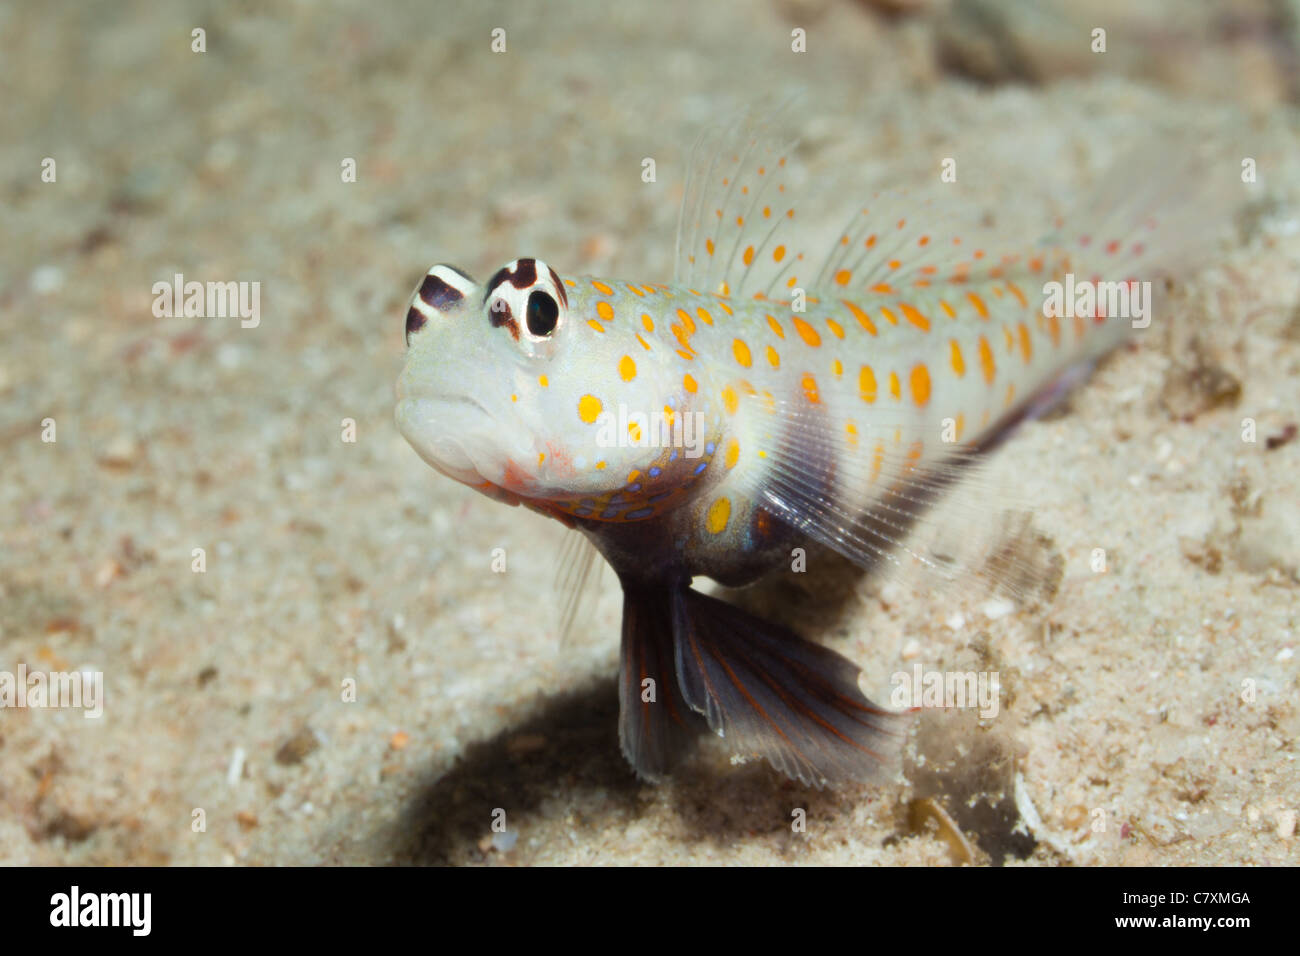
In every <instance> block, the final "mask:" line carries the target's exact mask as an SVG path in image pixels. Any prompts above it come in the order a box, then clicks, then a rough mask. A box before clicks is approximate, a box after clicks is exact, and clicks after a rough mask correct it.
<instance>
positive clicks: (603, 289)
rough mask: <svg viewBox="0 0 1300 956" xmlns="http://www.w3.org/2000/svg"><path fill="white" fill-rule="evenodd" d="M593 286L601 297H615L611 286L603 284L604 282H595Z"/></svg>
mask: <svg viewBox="0 0 1300 956" xmlns="http://www.w3.org/2000/svg"><path fill="white" fill-rule="evenodd" d="M591 285H592V288H594V289H595V290H596V291H597V292H599V293H600V294H601V295H613V294H614V290H613V289H611V288H610V287H609V286H607V285H605V283H603V282H595V281H593V282H592V283H591Z"/></svg>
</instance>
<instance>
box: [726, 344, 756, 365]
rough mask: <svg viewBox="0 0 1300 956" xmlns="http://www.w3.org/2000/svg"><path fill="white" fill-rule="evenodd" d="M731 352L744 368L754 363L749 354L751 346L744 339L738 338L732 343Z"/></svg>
mask: <svg viewBox="0 0 1300 956" xmlns="http://www.w3.org/2000/svg"><path fill="white" fill-rule="evenodd" d="M731 352H732V354H733V355H735V356H736V362H737V363H739V365H740V366H741V367H742V368H749V367H750V365H751V364H753V359H752V358H751V356H750V354H749V346H748V345H746V344H745V342H744V340H743V339H736V340H734V341H733V342H732V343H731Z"/></svg>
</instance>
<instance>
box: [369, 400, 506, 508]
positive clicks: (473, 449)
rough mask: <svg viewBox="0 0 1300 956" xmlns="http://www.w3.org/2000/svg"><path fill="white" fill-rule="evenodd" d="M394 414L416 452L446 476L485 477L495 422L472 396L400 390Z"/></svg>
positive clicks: (475, 482)
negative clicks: (407, 392)
mask: <svg viewBox="0 0 1300 956" xmlns="http://www.w3.org/2000/svg"><path fill="white" fill-rule="evenodd" d="M394 418H395V420H396V422H397V430H398V431H400V432H401V433H402V437H403V438H405V439H406V440H407V442H408V443H410V445H411V447H412V448H414V449H415V452H416V454H418V455H419V456H420V457H421V458H423V459H424V460H425V461H426V462H428V463H429V464H430V465H432V466H433V467H434V468H436V469H437V470H438V471H440V472H442V473H443V474H444V475H446V476H447V477H448V478H452V479H455V480H456V481H459V482H461V483H463V484H466V485H471V486H479V485H482V484H483V483H484V482H485V481H487V480H488V479H487V477H486V475H485V472H487V471H489V470H490V462H491V444H490V439H491V436H492V434H493V432H494V430H496V428H497V423H496V421H495V420H494V419H493V417H492V416H491V415H490V414H489V413H488V411H487V409H485V408H484V407H483V406H482V405H481V404H479V403H478V402H476V401H475V400H474V399H472V398H469V397H467V396H464V395H436V394H401V393H400V392H399V394H398V401H397V409H396V412H395V414H394Z"/></svg>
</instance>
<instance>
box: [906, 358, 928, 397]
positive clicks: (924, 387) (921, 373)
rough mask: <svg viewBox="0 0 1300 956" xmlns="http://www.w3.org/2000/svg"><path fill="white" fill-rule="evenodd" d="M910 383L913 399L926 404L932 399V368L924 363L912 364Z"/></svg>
mask: <svg viewBox="0 0 1300 956" xmlns="http://www.w3.org/2000/svg"><path fill="white" fill-rule="evenodd" d="M908 384H909V385H911V387H912V401H914V402H916V404H918V405H924V404H926V403H927V402H928V401H930V370H929V369H928V368H926V367H925V365H923V364H917V365H914V366H912V374H911V376H910V379H909V382H908Z"/></svg>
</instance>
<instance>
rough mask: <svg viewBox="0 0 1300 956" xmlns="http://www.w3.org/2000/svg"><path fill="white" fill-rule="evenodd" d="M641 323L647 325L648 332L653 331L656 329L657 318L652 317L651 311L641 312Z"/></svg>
mask: <svg viewBox="0 0 1300 956" xmlns="http://www.w3.org/2000/svg"><path fill="white" fill-rule="evenodd" d="M641 324H642V325H643V326H645V330H646V331H647V332H653V331H654V330H655V320H654V319H652V318H650V313H649V312H642V313H641Z"/></svg>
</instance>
